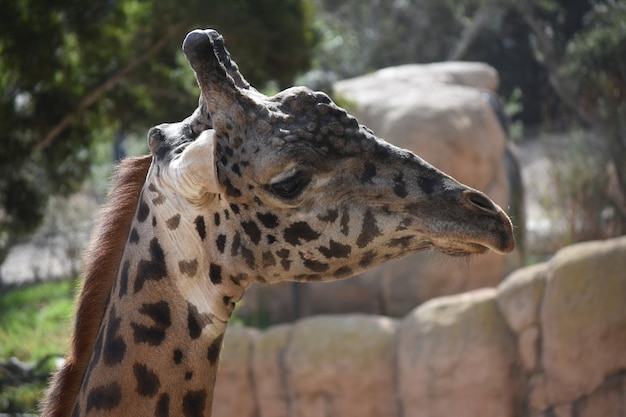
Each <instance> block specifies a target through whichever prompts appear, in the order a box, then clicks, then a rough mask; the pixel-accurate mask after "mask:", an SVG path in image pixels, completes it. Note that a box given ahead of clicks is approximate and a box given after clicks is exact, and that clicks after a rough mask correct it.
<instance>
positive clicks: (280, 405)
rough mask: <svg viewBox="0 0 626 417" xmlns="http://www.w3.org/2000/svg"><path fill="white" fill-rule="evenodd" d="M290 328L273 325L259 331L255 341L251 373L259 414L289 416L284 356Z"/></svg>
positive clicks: (271, 416) (265, 416)
mask: <svg viewBox="0 0 626 417" xmlns="http://www.w3.org/2000/svg"><path fill="white" fill-rule="evenodd" d="M291 331H292V326H291V325H281V326H274V327H270V328H269V329H267V330H265V331H264V332H262V333H260V334H259V335H258V337H257V338H256V340H255V345H254V353H253V355H252V375H253V379H254V386H255V388H256V393H257V399H258V404H259V416H260V417H288V416H289V407H288V398H287V387H286V386H285V382H286V381H285V378H286V374H285V369H284V364H283V355H284V353H285V349H286V347H287V342H288V340H289V337H290V334H291Z"/></svg>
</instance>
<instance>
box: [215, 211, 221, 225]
mask: <svg viewBox="0 0 626 417" xmlns="http://www.w3.org/2000/svg"><path fill="white" fill-rule="evenodd" d="M213 222H214V223H215V226H219V225H220V223H221V222H222V220H221V219H220V214H219V213H215V214H214V215H213Z"/></svg>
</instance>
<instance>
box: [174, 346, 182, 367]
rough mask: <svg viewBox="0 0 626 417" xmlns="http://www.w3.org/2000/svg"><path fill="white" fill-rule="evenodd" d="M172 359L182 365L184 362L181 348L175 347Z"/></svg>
mask: <svg viewBox="0 0 626 417" xmlns="http://www.w3.org/2000/svg"><path fill="white" fill-rule="evenodd" d="M172 359H173V360H174V363H175V364H176V365H180V364H181V363H182V362H183V352H182V351H181V350H180V349H174V354H173V355H172Z"/></svg>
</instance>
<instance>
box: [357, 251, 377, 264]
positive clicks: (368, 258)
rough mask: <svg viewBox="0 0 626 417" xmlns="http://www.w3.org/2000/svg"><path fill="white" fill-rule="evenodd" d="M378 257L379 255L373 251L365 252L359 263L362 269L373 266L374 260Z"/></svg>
mask: <svg viewBox="0 0 626 417" xmlns="http://www.w3.org/2000/svg"><path fill="white" fill-rule="evenodd" d="M376 255H377V253H376V252H375V251H373V250H370V251H367V252H365V253H364V254H363V256H362V257H361V260H360V261H359V266H360V267H361V268H367V267H369V266H371V265H372V263H373V262H374V259H376Z"/></svg>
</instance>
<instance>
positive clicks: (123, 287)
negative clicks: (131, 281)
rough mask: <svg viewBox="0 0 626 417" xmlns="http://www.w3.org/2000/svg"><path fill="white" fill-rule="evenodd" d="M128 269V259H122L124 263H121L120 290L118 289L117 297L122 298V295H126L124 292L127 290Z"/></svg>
mask: <svg viewBox="0 0 626 417" xmlns="http://www.w3.org/2000/svg"><path fill="white" fill-rule="evenodd" d="M129 270H130V261H128V260H126V261H124V264H123V265H122V271H121V272H120V291H119V294H118V296H119V298H122V297H123V296H125V295H126V292H127V291H128V272H129Z"/></svg>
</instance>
